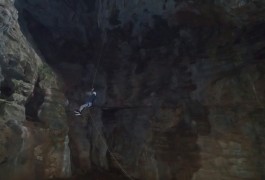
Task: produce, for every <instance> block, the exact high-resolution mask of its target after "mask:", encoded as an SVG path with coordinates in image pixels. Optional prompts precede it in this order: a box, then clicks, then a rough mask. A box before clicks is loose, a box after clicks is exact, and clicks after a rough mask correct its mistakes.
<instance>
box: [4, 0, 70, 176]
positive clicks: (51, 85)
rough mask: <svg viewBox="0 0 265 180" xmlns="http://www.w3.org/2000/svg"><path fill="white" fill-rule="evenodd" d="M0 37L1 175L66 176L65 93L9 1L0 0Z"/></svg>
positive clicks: (67, 173) (66, 127)
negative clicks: (29, 38)
mask: <svg viewBox="0 0 265 180" xmlns="http://www.w3.org/2000/svg"><path fill="white" fill-rule="evenodd" d="M0 39H1V42H0V66H1V78H0V79H1V81H0V82H1V84H0V88H1V95H0V128H1V133H0V179H38V177H44V178H48V177H65V176H66V177H67V176H69V171H67V172H66V170H65V169H64V168H65V164H66V163H65V162H63V161H64V159H67V158H68V159H69V158H70V154H69V153H68V154H67V151H68V149H69V148H68V144H65V142H67V139H68V136H67V132H68V126H67V124H66V114H65V111H64V100H65V98H64V94H63V93H62V92H61V91H60V86H61V85H60V84H59V81H58V78H57V76H56V75H55V74H54V73H53V72H52V70H51V69H50V68H49V67H48V66H47V65H46V64H45V63H43V62H42V60H41V59H40V57H39V56H38V55H37V54H36V52H35V50H34V49H33V48H32V45H31V44H30V43H29V42H28V41H27V39H26V38H25V37H24V35H23V34H22V33H21V31H20V26H19V25H18V12H17V10H16V9H15V8H14V5H13V2H12V1H3V0H1V1H0ZM35 123H36V124H35ZM64 155H66V156H68V157H63V156H64ZM68 164H69V163H68ZM68 169H69V168H68Z"/></svg>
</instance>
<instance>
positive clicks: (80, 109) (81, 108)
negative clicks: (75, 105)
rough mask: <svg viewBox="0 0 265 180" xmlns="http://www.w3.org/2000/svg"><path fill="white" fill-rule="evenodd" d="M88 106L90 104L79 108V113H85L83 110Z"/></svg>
mask: <svg viewBox="0 0 265 180" xmlns="http://www.w3.org/2000/svg"><path fill="white" fill-rule="evenodd" d="M87 106H88V104H87V103H86V104H83V105H81V106H80V108H79V112H82V111H83V109H84V108H85V107H87Z"/></svg>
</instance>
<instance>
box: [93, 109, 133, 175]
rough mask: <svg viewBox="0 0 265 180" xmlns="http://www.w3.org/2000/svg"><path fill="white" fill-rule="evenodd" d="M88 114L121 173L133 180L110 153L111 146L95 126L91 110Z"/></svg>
mask: <svg viewBox="0 0 265 180" xmlns="http://www.w3.org/2000/svg"><path fill="white" fill-rule="evenodd" d="M88 113H89V116H90V119H91V120H92V124H94V127H95V129H96V131H97V133H98V134H99V136H100V138H101V140H102V142H103V143H104V144H105V145H106V147H107V151H108V152H109V153H110V155H111V157H112V158H113V160H114V161H115V162H116V163H117V165H118V166H119V168H120V169H121V171H122V172H123V174H124V175H125V176H126V177H128V178H129V179H130V180H133V178H132V177H131V176H130V175H129V173H128V172H127V171H126V170H125V169H124V168H123V166H122V165H121V163H119V161H118V160H117V159H116V157H115V156H114V155H113V154H112V152H111V151H110V149H109V146H108V144H107V143H106V142H105V141H104V138H103V135H102V134H101V133H100V131H99V130H98V128H97V126H96V125H95V122H94V119H93V117H92V115H91V113H90V110H88Z"/></svg>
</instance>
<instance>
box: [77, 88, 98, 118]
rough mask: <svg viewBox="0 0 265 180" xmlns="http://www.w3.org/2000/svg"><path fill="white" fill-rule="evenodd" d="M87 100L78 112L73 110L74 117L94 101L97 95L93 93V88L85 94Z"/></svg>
mask: <svg viewBox="0 0 265 180" xmlns="http://www.w3.org/2000/svg"><path fill="white" fill-rule="evenodd" d="M86 95H87V99H86V101H85V104H83V105H81V106H80V107H79V109H78V110H75V111H74V112H75V115H76V116H80V115H81V112H82V110H83V109H84V108H86V107H91V106H92V105H93V103H94V101H95V99H96V96H97V93H96V91H94V88H92V89H91V91H89V92H86Z"/></svg>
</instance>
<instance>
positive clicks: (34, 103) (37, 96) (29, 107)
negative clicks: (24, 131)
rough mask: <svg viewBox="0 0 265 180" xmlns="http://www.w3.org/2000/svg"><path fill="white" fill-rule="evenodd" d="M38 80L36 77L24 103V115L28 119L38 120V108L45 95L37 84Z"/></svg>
mask: <svg viewBox="0 0 265 180" xmlns="http://www.w3.org/2000/svg"><path fill="white" fill-rule="evenodd" d="M39 82H40V80H39V79H38V80H37V82H36V84H35V87H34V90H33V93H32V95H31V97H30V99H29V100H28V102H27V103H26V105H25V111H26V117H27V120H29V121H35V122H38V121H40V120H39V117H38V111H39V109H40V106H41V105H42V104H43V102H44V97H45V95H44V93H43V91H42V90H41V88H40V86H39Z"/></svg>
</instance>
